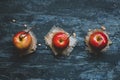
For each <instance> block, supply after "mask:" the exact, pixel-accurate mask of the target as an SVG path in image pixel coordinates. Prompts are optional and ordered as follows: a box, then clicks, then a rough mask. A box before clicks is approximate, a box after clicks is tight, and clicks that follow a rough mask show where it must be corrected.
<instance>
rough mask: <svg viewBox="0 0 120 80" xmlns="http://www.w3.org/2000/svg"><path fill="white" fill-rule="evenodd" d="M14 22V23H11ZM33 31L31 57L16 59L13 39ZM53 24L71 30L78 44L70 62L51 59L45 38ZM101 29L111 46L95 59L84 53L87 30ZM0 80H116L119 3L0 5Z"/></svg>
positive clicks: (24, 1)
mask: <svg viewBox="0 0 120 80" xmlns="http://www.w3.org/2000/svg"><path fill="white" fill-rule="evenodd" d="M13 19H15V20H16V22H12V20H13ZM24 24H27V25H28V26H30V27H31V26H35V27H36V28H35V29H34V30H33V32H34V33H35V34H36V36H37V39H38V43H41V44H42V45H41V46H38V48H37V51H36V52H35V53H34V54H31V55H28V56H24V57H19V56H18V55H17V52H16V50H15V48H14V46H13V44H12V37H13V35H14V34H15V33H16V32H18V31H20V30H23V29H25V28H24ZM53 25H57V26H60V27H61V28H63V29H64V30H66V31H67V32H71V30H74V31H75V32H76V34H77V40H78V44H77V46H76V47H75V48H74V50H73V52H72V53H71V55H70V56H69V57H61V58H59V59H57V58H55V57H53V55H52V54H53V53H52V51H51V50H50V49H49V47H47V46H46V45H45V43H44V42H45V41H44V36H45V35H46V34H47V32H48V31H49V30H50V29H51V28H52V26H53ZM102 25H104V26H105V27H106V29H107V31H108V32H110V39H111V40H112V42H113V44H112V45H111V46H110V48H109V49H108V50H107V51H106V52H105V53H103V54H102V55H100V56H99V57H95V56H91V55H90V54H89V53H88V52H87V51H86V50H85V43H84V37H85V36H86V34H87V32H88V29H95V28H100V27H101V26H102ZM0 80H120V1H119V0H1V1H0Z"/></svg>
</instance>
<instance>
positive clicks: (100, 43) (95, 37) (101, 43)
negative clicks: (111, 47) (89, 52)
mask: <svg viewBox="0 0 120 80" xmlns="http://www.w3.org/2000/svg"><path fill="white" fill-rule="evenodd" d="M89 44H90V46H91V47H92V48H93V49H94V50H97V51H100V50H102V49H103V48H105V47H106V46H107V44H108V38H107V35H106V34H105V33H104V32H100V31H96V32H93V33H92V34H91V35H90V37H89Z"/></svg>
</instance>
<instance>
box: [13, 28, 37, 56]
mask: <svg viewBox="0 0 120 80" xmlns="http://www.w3.org/2000/svg"><path fill="white" fill-rule="evenodd" d="M33 28H34V27H31V28H29V29H25V30H23V31H19V32H18V33H16V34H15V35H14V36H13V44H14V46H15V47H16V48H17V50H18V51H19V52H20V53H21V55H26V54H30V53H33V52H34V51H35V50H36V48H37V39H36V37H35V35H34V34H33V32H32V31H31V30H32V29H33Z"/></svg>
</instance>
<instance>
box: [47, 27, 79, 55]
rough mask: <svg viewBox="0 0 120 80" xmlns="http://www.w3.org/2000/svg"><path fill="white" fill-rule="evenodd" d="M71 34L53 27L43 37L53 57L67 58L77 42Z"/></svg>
mask: <svg viewBox="0 0 120 80" xmlns="http://www.w3.org/2000/svg"><path fill="white" fill-rule="evenodd" d="M72 34H73V33H71V34H69V33H67V32H66V31H64V30H63V29H62V28H60V27H56V26H54V27H52V29H51V30H50V31H49V32H48V34H47V35H46V36H45V42H46V44H47V45H48V46H49V47H50V48H51V49H52V51H53V53H54V55H55V56H69V55H70V53H71V52H72V50H73V48H74V47H75V45H76V42H77V40H76V36H75V35H72Z"/></svg>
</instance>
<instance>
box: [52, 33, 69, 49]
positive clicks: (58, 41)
mask: <svg viewBox="0 0 120 80" xmlns="http://www.w3.org/2000/svg"><path fill="white" fill-rule="evenodd" d="M52 43H53V46H54V47H55V48H58V49H65V48H67V46H68V45H69V37H68V35H67V34H65V33H63V32H58V33H56V34H55V35H54V36H53V39H52Z"/></svg>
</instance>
